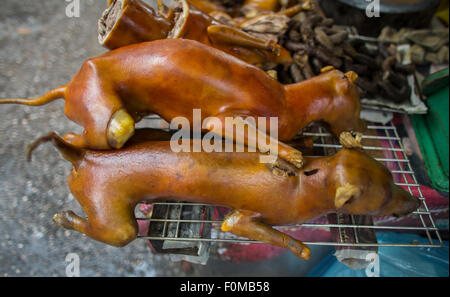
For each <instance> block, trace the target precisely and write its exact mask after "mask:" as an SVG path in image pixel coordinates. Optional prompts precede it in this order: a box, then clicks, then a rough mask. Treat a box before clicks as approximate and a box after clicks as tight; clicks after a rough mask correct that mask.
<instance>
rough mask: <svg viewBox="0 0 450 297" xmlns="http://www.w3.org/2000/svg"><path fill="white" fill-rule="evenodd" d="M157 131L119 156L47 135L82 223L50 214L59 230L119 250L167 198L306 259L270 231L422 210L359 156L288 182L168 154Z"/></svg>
mask: <svg viewBox="0 0 450 297" xmlns="http://www.w3.org/2000/svg"><path fill="white" fill-rule="evenodd" d="M155 133H156V134H153V132H151V131H150V132H149V131H145V133H140V132H138V133H137V135H135V136H134V137H133V138H132V140H131V141H130V143H129V144H128V145H126V146H125V147H124V148H123V149H122V150H120V151H91V150H86V149H80V148H77V147H74V146H72V145H71V144H68V143H65V142H64V140H62V139H61V138H59V137H58V136H57V135H56V134H54V133H52V134H50V135H49V136H46V137H44V140H39V141H38V142H39V143H42V142H44V141H50V140H52V141H53V143H54V144H55V145H56V147H57V148H58V149H59V150H60V151H61V153H62V155H63V156H64V157H65V158H66V159H67V160H69V161H70V162H72V164H73V170H72V173H71V175H70V177H69V179H68V182H69V187H70V190H71V191H72V193H73V195H74V196H75V197H76V199H77V200H78V202H79V203H80V204H81V206H82V208H83V209H84V211H85V213H86V215H87V217H88V218H89V219H83V218H81V217H79V216H77V215H75V214H74V213H73V212H71V211H66V212H62V213H60V214H57V215H56V216H55V217H54V220H55V221H56V223H57V224H58V225H60V226H63V227H65V228H69V229H74V230H77V231H79V232H82V233H84V234H86V235H87V236H89V237H91V238H93V239H95V240H98V241H101V242H104V243H106V244H110V245H114V246H124V245H126V244H128V243H129V242H131V241H132V240H134V239H135V238H136V234H137V230H138V229H137V228H138V227H137V224H136V219H135V217H134V208H135V206H136V205H137V203H139V202H141V201H144V200H148V201H155V200H160V199H166V198H167V197H170V199H171V200H178V201H189V202H195V203H205V204H212V205H222V206H225V207H229V208H231V209H234V211H233V212H231V213H230V214H229V215H228V216H227V218H226V219H225V221H224V223H223V225H222V230H223V231H226V232H232V233H234V234H237V235H239V236H245V237H248V238H251V239H254V240H261V241H264V242H267V243H271V244H274V245H277V246H280V247H283V248H288V249H290V250H291V251H292V252H293V253H294V254H295V255H296V256H298V257H301V258H303V259H307V258H309V254H310V252H309V249H308V248H307V247H306V246H305V245H304V244H303V243H301V242H300V241H298V240H296V239H294V238H292V237H290V236H288V235H286V234H283V233H282V232H280V231H277V230H275V229H273V228H272V226H273V225H290V224H298V223H302V222H305V221H308V220H310V219H313V218H316V217H319V216H322V215H324V214H326V213H328V212H332V211H333V212H334V211H337V212H341V213H346V214H355V215H382V216H384V215H388V216H390V215H396V216H400V215H406V214H408V213H410V212H412V211H414V210H415V209H417V208H418V206H419V200H418V199H417V198H415V197H413V196H411V195H410V194H409V193H407V192H406V191H404V190H403V189H402V188H400V187H399V186H397V185H395V184H394V182H393V179H392V175H391V173H390V172H389V171H388V170H387V169H386V168H385V167H384V166H383V165H382V164H380V163H378V162H377V161H375V160H374V159H372V158H371V157H369V156H368V155H367V154H365V153H364V152H362V151H360V150H353V149H342V150H341V151H339V152H338V153H337V154H336V155H334V156H329V157H321V158H305V166H304V167H303V168H302V169H295V175H286V176H280V175H276V174H274V173H273V170H272V168H271V166H270V165H268V164H262V163H260V162H259V154H258V153H247V152H244V153H219V152H217V153H216V152H212V153H188V152H186V153H183V152H181V153H174V152H173V151H172V150H171V147H170V142H169V141H166V139H169V138H170V135H164V133H163V132H161V131H158V132H155ZM158 138H159V139H165V141H158V140H155V139H158ZM118 168H120V170H117V169H118Z"/></svg>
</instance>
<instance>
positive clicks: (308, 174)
mask: <svg viewBox="0 0 450 297" xmlns="http://www.w3.org/2000/svg"><path fill="white" fill-rule="evenodd" d="M317 172H319V169H313V170H310V171H305V172H303V173H304V174H305V175H306V176H311V175H314V174H316V173H317Z"/></svg>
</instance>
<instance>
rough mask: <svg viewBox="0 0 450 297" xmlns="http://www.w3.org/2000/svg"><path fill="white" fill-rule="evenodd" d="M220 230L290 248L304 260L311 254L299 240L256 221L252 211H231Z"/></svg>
mask: <svg viewBox="0 0 450 297" xmlns="http://www.w3.org/2000/svg"><path fill="white" fill-rule="evenodd" d="M221 230H222V231H224V232H231V233H233V234H235V235H237V236H242V237H247V238H250V239H254V240H258V241H263V242H267V243H270V244H273V245H276V246H279V247H282V248H287V249H290V250H291V251H292V253H294V255H295V256H297V257H299V258H302V259H304V260H308V259H309V258H310V256H311V251H310V249H309V248H308V247H307V246H306V245H304V244H303V243H302V242H301V241H299V240H296V239H294V238H292V237H291V236H289V235H287V234H285V233H283V232H280V231H278V230H275V229H273V228H272V227H270V226H268V225H266V224H264V223H262V222H259V221H257V219H256V218H255V213H252V212H247V211H239V210H234V211H232V212H231V213H230V214H229V215H228V216H227V217H226V218H225V221H224V222H223V223H222V227H221Z"/></svg>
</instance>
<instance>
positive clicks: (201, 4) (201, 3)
mask: <svg viewBox="0 0 450 297" xmlns="http://www.w3.org/2000/svg"><path fill="white" fill-rule="evenodd" d="M188 2H189V3H190V4H192V5H194V6H195V7H197V8H198V9H199V10H201V11H203V12H204V13H206V14H210V13H211V12H214V11H221V12H225V11H226V9H225V7H223V6H222V5H220V4H218V3H214V2H211V1H208V0H188Z"/></svg>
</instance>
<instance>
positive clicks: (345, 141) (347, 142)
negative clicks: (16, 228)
mask: <svg viewBox="0 0 450 297" xmlns="http://www.w3.org/2000/svg"><path fill="white" fill-rule="evenodd" d="M361 141H362V134H361V133H353V132H342V133H341V135H339V142H340V143H341V145H342V146H343V147H344V148H362V145H361Z"/></svg>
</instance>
